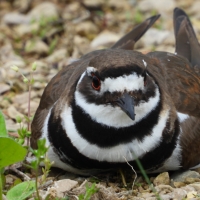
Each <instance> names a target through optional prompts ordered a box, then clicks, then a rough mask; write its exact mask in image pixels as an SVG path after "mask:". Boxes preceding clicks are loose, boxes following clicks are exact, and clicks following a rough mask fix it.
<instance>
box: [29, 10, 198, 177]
mask: <svg viewBox="0 0 200 200" xmlns="http://www.w3.org/2000/svg"><path fill="white" fill-rule="evenodd" d="M158 18H159V15H157V16H153V17H151V18H149V19H147V20H145V21H144V22H143V23H142V24H140V25H138V26H136V27H135V28H134V29H133V30H132V31H131V32H130V33H128V34H127V35H125V36H124V37H123V38H122V39H121V40H119V41H118V42H117V43H116V44H115V45H113V46H112V47H111V48H110V49H106V50H97V51H93V52H91V53H88V54H86V55H84V56H83V57H81V58H80V59H79V60H77V61H75V62H74V63H72V64H70V65H68V66H66V67H65V68H63V69H62V70H61V71H60V72H59V73H58V74H57V75H56V76H54V77H53V78H52V80H51V81H50V82H49V84H48V85H47V87H46V88H45V90H44V93H43V95H42V98H41V102H40V105H39V107H38V109H37V111H36V114H35V117H34V120H33V123H32V136H31V145H32V147H33V148H36V146H37V140H38V139H39V138H46V141H47V145H49V146H50V148H49V152H48V156H49V158H50V160H52V161H54V165H55V166H56V167H59V168H62V169H64V170H67V171H71V172H73V173H77V174H90V173H95V172H99V171H104V170H109V169H116V168H123V167H128V165H127V162H129V164H131V165H132V166H133V167H134V168H137V165H136V162H135V160H136V159H139V160H140V162H141V163H142V165H143V167H144V169H145V170H146V171H147V172H160V171H165V170H177V169H180V168H185V169H186V168H191V167H195V166H198V164H199V163H200V158H199V157H200V153H199V152H198V151H197V150H196V149H198V148H199V145H200V137H199V135H198V134H200V120H199V117H200V78H199V74H198V72H197V70H199V66H200V65H199V62H200V57H199V52H200V51H199V45H198V41H197V39H196V36H195V33H194V31H193V28H192V25H191V23H190V21H189V19H188V17H187V15H186V14H185V13H184V11H182V10H181V9H179V8H176V9H175V10H174V29H175V38H176V53H175V54H171V53H167V52H151V53H148V54H146V55H144V54H142V53H140V52H137V51H133V50H132V49H133V46H134V43H135V42H136V41H137V40H138V39H140V37H141V36H142V35H143V34H144V33H145V32H146V31H147V30H148V29H149V28H150V26H151V25H152V24H153V23H154V22H155V21H156V20H157V19H158Z"/></svg>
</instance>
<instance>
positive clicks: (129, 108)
mask: <svg viewBox="0 0 200 200" xmlns="http://www.w3.org/2000/svg"><path fill="white" fill-rule="evenodd" d="M116 103H117V105H118V106H120V108H121V109H122V110H123V111H124V112H125V113H126V114H127V115H128V116H129V117H130V118H131V119H132V120H135V109H134V99H133V97H131V96H130V95H129V94H127V93H124V95H123V96H122V97H120V98H119V99H118V100H117V101H116Z"/></svg>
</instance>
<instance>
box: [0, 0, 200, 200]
mask: <svg viewBox="0 0 200 200" xmlns="http://www.w3.org/2000/svg"><path fill="white" fill-rule="evenodd" d="M175 7H181V8H183V9H184V10H185V11H186V12H187V13H188V15H189V16H190V17H191V21H192V23H193V25H194V28H195V31H196V33H197V37H198V38H199V39H200V34H199V32H200V12H199V10H200V1H198V0H176V1H175V0H159V1H155V0H141V1H139V0H122V1H115V0H80V1H72V0H71V1H70V0H51V1H42V0H35V1H31V0H9V1H6V0H5V1H3V0H1V1H0V109H1V110H2V111H3V113H4V115H5V118H6V125H7V129H8V131H9V134H10V135H11V136H13V137H17V129H18V128H19V124H17V123H16V121H15V118H16V116H23V115H27V111H28V92H27V86H26V85H25V84H24V83H23V78H22V76H21V75H20V73H16V72H14V71H13V70H11V69H10V67H11V66H13V65H16V66H18V67H19V68H20V72H21V73H23V74H24V75H25V76H27V77H29V76H30V71H31V65H32V63H33V62H36V63H37V70H36V71H35V72H34V79H35V84H34V86H33V88H32V94H31V115H34V112H35V110H36V108H37V106H38V104H39V101H40V97H41V94H42V92H43V90H44V87H45V86H46V84H47V83H48V82H49V80H50V79H51V78H52V77H53V76H54V75H55V74H56V73H57V72H58V71H59V70H60V69H62V68H63V67H64V66H66V65H67V64H69V63H70V62H72V61H73V60H75V59H77V58H79V57H80V56H82V55H83V54H85V53H87V52H90V51H92V50H96V49H101V48H107V47H110V46H111V45H112V44H113V43H114V42H116V41H117V40H118V39H119V38H120V37H121V36H123V35H124V34H125V33H127V32H128V31H129V30H131V29H132V28H133V27H134V26H135V25H136V24H138V23H140V22H142V21H143V20H144V19H146V18H148V17H150V16H152V15H154V14H158V13H160V14H161V17H160V19H159V20H158V21H157V22H156V23H155V25H154V26H153V28H151V29H150V30H149V31H148V32H147V33H146V34H145V35H144V36H143V38H142V39H141V40H140V41H139V42H138V43H137V44H136V50H138V51H142V52H146V51H155V50H159V51H168V52H174V33H173V21H172V18H173V9H174V8H175ZM19 169H20V168H19ZM53 172H54V173H53V174H52V175H51V178H49V180H54V181H53V185H52V181H50V185H49V186H48V192H47V189H46V188H43V189H41V195H43V197H44V196H45V195H47V193H48V194H50V195H51V199H54V197H63V196H66V195H67V196H68V197H69V199H77V198H76V197H77V196H78V195H79V194H81V193H82V194H83V193H84V192H85V188H86V187H85V185H87V184H89V185H90V184H91V183H92V182H96V187H97V188H99V190H98V192H97V193H95V194H94V195H93V196H92V198H91V199H109V200H114V199H132V200H142V199H148V200H154V199H158V196H157V195H159V196H160V198H161V199H166V200H168V199H177V200H179V199H200V174H199V172H198V170H196V171H186V172H176V173H172V174H168V173H167V172H165V173H162V174H159V175H151V176H150V180H151V182H152V186H154V187H155V189H156V191H157V193H155V192H153V191H152V187H150V186H149V185H148V184H147V183H146V182H145V181H144V180H143V178H142V176H140V175H137V179H136V181H134V179H135V174H134V172H132V171H131V172H130V173H128V174H127V173H125V177H126V179H127V187H124V185H123V184H122V181H121V178H120V175H119V174H118V173H116V174H113V175H110V174H108V175H101V176H100V177H79V176H76V175H73V174H69V173H65V172H60V171H57V170H53ZM27 175H28V176H30V177H33V175H31V174H27ZM55 176H56V179H55ZM17 178H19V175H17V174H16V173H11V172H10V171H9V170H7V171H6V188H9V187H10V186H12V185H13V182H14V181H15V180H16V179H17ZM20 178H21V177H20ZM21 179H22V178H21ZM22 180H23V179H22ZM55 180H56V181H55ZM133 183H134V186H133ZM61 186H62V187H61Z"/></svg>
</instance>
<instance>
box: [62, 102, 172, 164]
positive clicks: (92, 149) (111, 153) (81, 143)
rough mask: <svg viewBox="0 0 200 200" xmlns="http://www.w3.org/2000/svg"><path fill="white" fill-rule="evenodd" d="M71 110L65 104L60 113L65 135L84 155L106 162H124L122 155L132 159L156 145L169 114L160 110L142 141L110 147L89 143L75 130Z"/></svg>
mask: <svg viewBox="0 0 200 200" xmlns="http://www.w3.org/2000/svg"><path fill="white" fill-rule="evenodd" d="M71 112H72V110H71V108H70V107H67V106H66V107H65V108H64V110H63V112H62V114H61V119H62V126H63V128H64V129H65V130H66V132H67V136H68V137H69V139H70V140H71V142H72V144H73V145H74V146H75V147H76V148H77V149H78V151H79V152H80V153H81V154H83V155H85V156H86V157H89V158H92V159H96V160H99V161H108V162H125V159H124V157H125V158H126V159H127V160H128V161H131V160H134V159H135V157H141V156H143V155H144V154H145V153H146V152H149V151H151V150H152V149H154V148H155V147H156V146H158V145H159V144H160V140H161V137H162V131H163V129H164V128H165V126H166V122H167V119H168V116H169V111H163V112H161V114H160V117H159V122H158V124H156V125H155V126H154V127H153V130H152V134H151V135H148V136H146V137H145V138H144V140H143V141H142V142H139V141H138V140H137V139H134V140H132V141H130V142H129V143H126V144H119V145H117V146H114V147H110V148H101V147H98V146H96V145H93V144H91V143H89V142H88V141H87V140H85V139H84V138H82V137H81V135H80V134H79V133H78V131H77V130H76V127H75V124H74V122H73V119H72V113H71ZM133 134H134V133H133Z"/></svg>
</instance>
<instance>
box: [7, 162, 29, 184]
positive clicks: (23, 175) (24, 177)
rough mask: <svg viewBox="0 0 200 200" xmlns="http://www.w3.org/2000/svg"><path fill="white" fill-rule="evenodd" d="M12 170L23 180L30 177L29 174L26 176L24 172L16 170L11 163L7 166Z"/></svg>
mask: <svg viewBox="0 0 200 200" xmlns="http://www.w3.org/2000/svg"><path fill="white" fill-rule="evenodd" d="M9 168H10V169H11V170H12V171H13V172H15V173H16V174H18V175H19V176H20V177H22V178H23V179H24V180H25V181H30V180H31V178H30V177H29V176H27V175H26V174H24V173H23V172H21V171H20V170H18V169H17V168H16V167H15V165H12V166H10V167H9Z"/></svg>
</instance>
